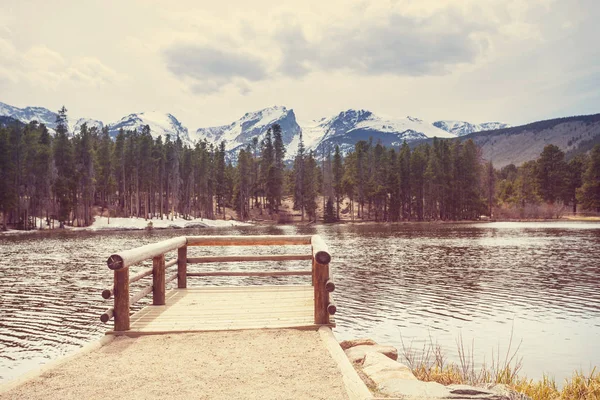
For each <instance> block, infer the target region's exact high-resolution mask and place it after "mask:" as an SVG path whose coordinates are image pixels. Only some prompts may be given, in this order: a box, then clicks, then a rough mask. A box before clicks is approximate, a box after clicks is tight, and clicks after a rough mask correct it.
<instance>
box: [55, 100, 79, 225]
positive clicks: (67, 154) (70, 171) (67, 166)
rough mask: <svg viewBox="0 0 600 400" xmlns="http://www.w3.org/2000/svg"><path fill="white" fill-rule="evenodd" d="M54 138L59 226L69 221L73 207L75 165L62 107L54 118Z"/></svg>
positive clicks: (65, 113)
mask: <svg viewBox="0 0 600 400" xmlns="http://www.w3.org/2000/svg"><path fill="white" fill-rule="evenodd" d="M55 130H56V136H55V138H54V154H53V155H54V165H55V168H56V181H55V182H54V198H55V199H56V201H57V203H58V215H57V219H58V221H59V222H60V226H61V227H63V226H64V224H65V223H68V222H69V220H70V215H71V212H72V210H73V207H74V205H75V199H74V198H73V194H74V192H75V190H76V187H75V176H74V171H75V163H74V158H73V147H72V144H71V141H70V140H69V138H68V137H67V133H68V129H67V109H66V108H65V107H64V106H63V107H62V108H61V109H60V110H59V111H58V115H57V117H56V129H55Z"/></svg>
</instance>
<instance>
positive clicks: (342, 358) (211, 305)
mask: <svg viewBox="0 0 600 400" xmlns="http://www.w3.org/2000/svg"><path fill="white" fill-rule="evenodd" d="M289 245H298V246H306V247H308V246H310V251H307V252H306V253H305V254H289V255H282V254H260V255H257V254H239V255H219V256H214V255H207V254H194V256H189V255H188V247H191V246H211V247H212V246H245V247H246V248H248V246H252V252H253V253H255V252H256V249H255V246H261V247H260V248H268V246H289ZM279 251H281V250H279ZM169 252H175V253H176V255H175V256H171V259H170V260H169V261H167V259H166V258H167V257H166V255H167V254H168V253H169ZM200 253H202V252H201V251H200ZM212 253H214V251H213V252H212ZM145 260H152V268H147V269H145V270H143V271H141V272H138V273H137V274H136V275H133V276H130V273H129V267H130V266H133V265H135V264H138V263H141V262H143V261H145ZM299 260H300V261H301V260H306V261H307V264H308V262H310V265H311V268H310V269H309V268H307V269H306V270H300V271H298V270H281V264H278V269H277V270H275V269H268V264H269V263H272V262H278V263H279V262H281V261H299ZM330 260H331V256H330V254H329V250H328V248H327V246H326V245H325V243H324V242H323V240H322V239H321V238H320V237H319V236H316V235H315V236H241V237H237V236H236V237H233V236H193V237H183V236H182V237H176V238H173V239H169V240H166V241H163V242H159V243H156V244H150V245H146V246H142V247H138V248H136V249H132V250H126V251H122V252H119V253H116V254H113V255H111V256H110V257H109V258H108V261H107V264H108V267H109V268H110V269H111V270H112V271H113V273H114V276H113V277H114V283H113V285H112V286H111V287H109V288H106V289H105V290H103V291H102V297H104V298H105V299H111V298H112V299H113V300H114V305H113V306H112V307H110V308H109V309H108V310H106V312H104V313H103V314H102V316H101V318H100V319H101V320H102V321H103V322H105V323H106V322H108V321H109V320H111V319H114V328H113V329H112V330H110V331H108V332H107V335H106V336H105V337H104V339H103V340H102V341H101V342H99V343H97V344H92V345H91V346H89V347H88V349H87V350H85V349H84V350H82V351H80V352H78V353H77V354H76V355H74V356H72V357H71V358H68V359H64V360H62V361H60V362H57V363H55V364H54V365H52V366H48V367H47V368H44V369H43V370H41V371H39V372H38V373H36V374H34V375H31V376H26V377H23V379H21V380H20V381H18V382H14V383H11V384H10V385H8V386H6V385H4V386H2V385H0V398H3V399H4V398H6V399H21V398H27V399H40V400H41V399H47V398H49V397H60V398H63V399H67V400H69V399H79V398H86V399H99V400H100V399H104V398H106V396H107V395H109V394H107V392H106V389H107V388H109V389H110V390H111V391H112V392H110V393H112V394H110V395H112V396H117V397H123V398H132V399H133V398H144V399H163V398H173V399H182V400H183V399H188V398H206V399H230V398H249V399H271V398H273V399H275V398H276V399H297V398H314V399H323V400H326V399H327V400H329V399H340V400H341V399H351V400H362V399H367V398H372V396H371V394H370V392H369V390H368V389H367V387H366V386H365V385H364V383H363V382H362V380H361V379H360V377H359V376H358V374H357V373H356V371H355V370H354V368H353V367H352V365H351V364H350V362H349V360H348V358H347V357H346V355H345V354H344V352H343V350H342V349H341V347H340V346H339V345H338V343H337V340H336V339H335V337H334V335H333V332H332V331H331V327H333V326H334V325H335V324H334V321H333V317H332V316H333V314H335V312H336V305H335V302H334V301H333V298H332V296H331V295H332V292H333V291H334V290H335V284H334V283H333V281H332V279H331V277H330V271H329V262H330ZM240 262H241V263H250V262H251V263H253V264H258V265H260V266H261V267H262V268H264V269H262V270H257V271H250V270H247V269H246V268H247V267H248V266H247V265H244V267H245V268H242V269H241V270H232V269H231V268H227V269H221V268H219V269H217V270H213V271H206V270H205V269H203V270H201V271H198V270H193V269H188V265H191V264H207V263H211V264H210V265H212V263H240ZM207 265H208V264H207ZM171 268H173V269H175V268H176V269H177V271H173V272H171V271H170V270H171ZM295 275H297V276H304V277H306V284H298V285H273V284H272V283H273V282H272V281H271V282H270V284H266V285H253V286H207V285H205V283H206V282H202V283H203V284H201V285H197V286H193V285H192V287H188V278H193V279H200V280H201V279H204V278H205V277H215V276H217V277H221V278H219V279H220V280H221V279H224V278H225V277H232V276H233V277H235V276H238V277H240V276H241V277H249V276H252V277H262V278H265V279H266V281H265V282H266V283H269V278H270V277H281V276H295ZM142 279H148V280H149V279H151V280H152V282H151V284H149V285H147V286H145V287H143V288H142V289H141V290H139V292H137V293H135V294H132V295H130V284H131V283H133V282H137V281H140V280H142ZM175 280H177V288H175V289H172V290H170V291H166V284H167V283H168V282H171V281H175ZM136 286H137V285H136ZM150 295H151V296H152V304H151V305H148V306H146V307H144V308H142V309H141V310H140V311H138V312H136V313H133V314H132V313H131V305H133V304H135V303H136V302H138V301H139V300H140V299H142V298H143V297H145V296H150Z"/></svg>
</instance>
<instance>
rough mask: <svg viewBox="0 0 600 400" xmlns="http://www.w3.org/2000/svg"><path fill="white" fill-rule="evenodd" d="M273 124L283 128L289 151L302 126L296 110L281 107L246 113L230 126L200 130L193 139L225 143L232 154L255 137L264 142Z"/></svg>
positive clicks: (284, 140) (285, 142)
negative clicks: (298, 120)
mask: <svg viewBox="0 0 600 400" xmlns="http://www.w3.org/2000/svg"><path fill="white" fill-rule="evenodd" d="M273 124H279V125H280V126H281V131H282V138H283V143H284V144H285V145H286V147H287V148H288V151H289V147H290V144H291V143H292V141H293V140H294V138H295V137H296V136H298V135H299V134H300V126H299V125H298V123H297V122H296V115H295V114H294V110H288V109H287V108H286V107H281V106H273V107H269V108H265V109H262V110H258V111H254V112H249V113H246V114H244V116H242V117H241V118H240V119H238V120H237V121H234V122H232V123H231V124H229V125H223V126H215V127H209V128H200V129H198V130H197V131H196V133H195V136H194V138H193V139H194V141H201V140H204V139H206V140H207V141H208V142H210V143H214V144H218V143H221V142H222V141H225V149H226V150H227V151H230V152H231V151H235V150H237V149H239V148H240V147H242V146H245V145H247V144H249V143H251V142H252V139H253V138H254V137H257V138H258V140H259V141H260V140H262V138H263V137H264V134H265V133H266V132H267V130H268V129H269V128H270V127H271V126H272V125H273Z"/></svg>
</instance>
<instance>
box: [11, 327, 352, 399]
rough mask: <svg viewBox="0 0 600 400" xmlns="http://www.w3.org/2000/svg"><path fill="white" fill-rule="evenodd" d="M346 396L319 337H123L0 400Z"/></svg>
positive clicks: (278, 333) (276, 333)
mask: <svg viewBox="0 0 600 400" xmlns="http://www.w3.org/2000/svg"><path fill="white" fill-rule="evenodd" d="M52 398H55V399H64V400H68V399H102V400H106V399H107V398H124V399H261V400H264V399H332V400H334V399H347V395H346V391H345V388H344V384H343V381H342V375H341V373H340V372H339V370H338V367H337V365H336V364H335V362H334V361H333V359H332V358H331V356H330V355H329V352H328V351H327V349H326V348H325V347H324V345H323V343H322V341H321V339H320V337H319V334H318V332H315V331H298V330H270V331H269V330H248V331H238V332H207V333H195V334H177V335H157V336H142V337H139V338H136V339H132V338H126V337H119V338H116V339H115V340H113V341H112V342H111V343H110V344H108V345H106V346H104V347H102V348H100V349H97V350H95V351H92V352H90V353H87V354H83V355H81V356H79V357H76V358H74V359H71V360H69V361H67V362H65V363H63V364H61V365H59V366H57V367H56V368H53V369H51V370H49V371H46V372H45V373H43V374H42V375H40V376H38V377H36V378H33V379H31V380H29V381H27V382H26V383H24V384H22V385H20V386H17V387H16V388H14V389H12V390H10V391H9V392H6V393H3V394H0V399H3V400H4V399H46V400H47V399H52Z"/></svg>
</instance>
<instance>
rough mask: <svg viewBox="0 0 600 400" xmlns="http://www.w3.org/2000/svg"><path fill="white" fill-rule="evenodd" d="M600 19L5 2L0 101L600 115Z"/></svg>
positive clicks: (108, 108)
mask: <svg viewBox="0 0 600 400" xmlns="http://www.w3.org/2000/svg"><path fill="white" fill-rule="evenodd" d="M598 21H600V1H599V0H370V1H350V0H344V1H337V0H316V1H313V0H301V1H285V0H278V1H264V0H252V1H247V0H244V1H234V0H223V1H215V0H211V1H203V0H193V1H180V0H171V1H149V0H144V1H141V0H140V1H127V0H123V1H108V0H104V1H86V0H73V1H66V0H64V1H60V0H52V1H48V0H44V1H28V0H17V1H13V0H0V101H2V102H4V103H8V104H11V105H14V106H18V107H24V106H31V105H37V106H44V107H47V108H50V109H52V110H57V109H58V108H59V107H60V106H61V105H63V104H64V105H65V106H66V107H67V108H68V109H69V113H70V115H72V116H77V117H81V116H86V117H91V118H97V119H101V120H103V121H104V122H109V123H110V122H114V121H116V120H118V119H120V118H121V117H123V116H125V115H127V114H129V113H133V112H141V111H151V110H156V111H163V112H170V113H172V114H173V115H175V116H176V117H177V118H178V119H179V120H180V121H181V122H182V123H183V124H184V125H185V126H187V127H188V128H190V129H196V128H198V127H205V126H213V125H222V124H226V123H230V122H232V121H233V120H235V119H237V118H239V117H241V116H242V115H243V114H244V113H245V112H248V111H253V110H258V109H261V108H264V107H269V106H272V105H284V106H287V107H288V108H293V109H294V110H295V112H296V116H297V118H298V120H299V121H301V122H302V121H308V120H311V119H317V118H320V117H323V116H329V115H332V114H336V113H338V112H340V111H342V110H345V109H348V108H363V109H368V110H371V111H373V112H375V113H376V114H381V115H383V116H395V117H404V116H406V115H411V116H415V117H419V118H423V119H425V120H429V121H435V120H438V119H459V120H466V121H470V122H485V121H502V122H508V123H511V124H521V123H526V122H530V121H534V120H540V119H546V118H552V117H560V116H569V115H575V114H592V113H598V112H600V23H599V22H598Z"/></svg>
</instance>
